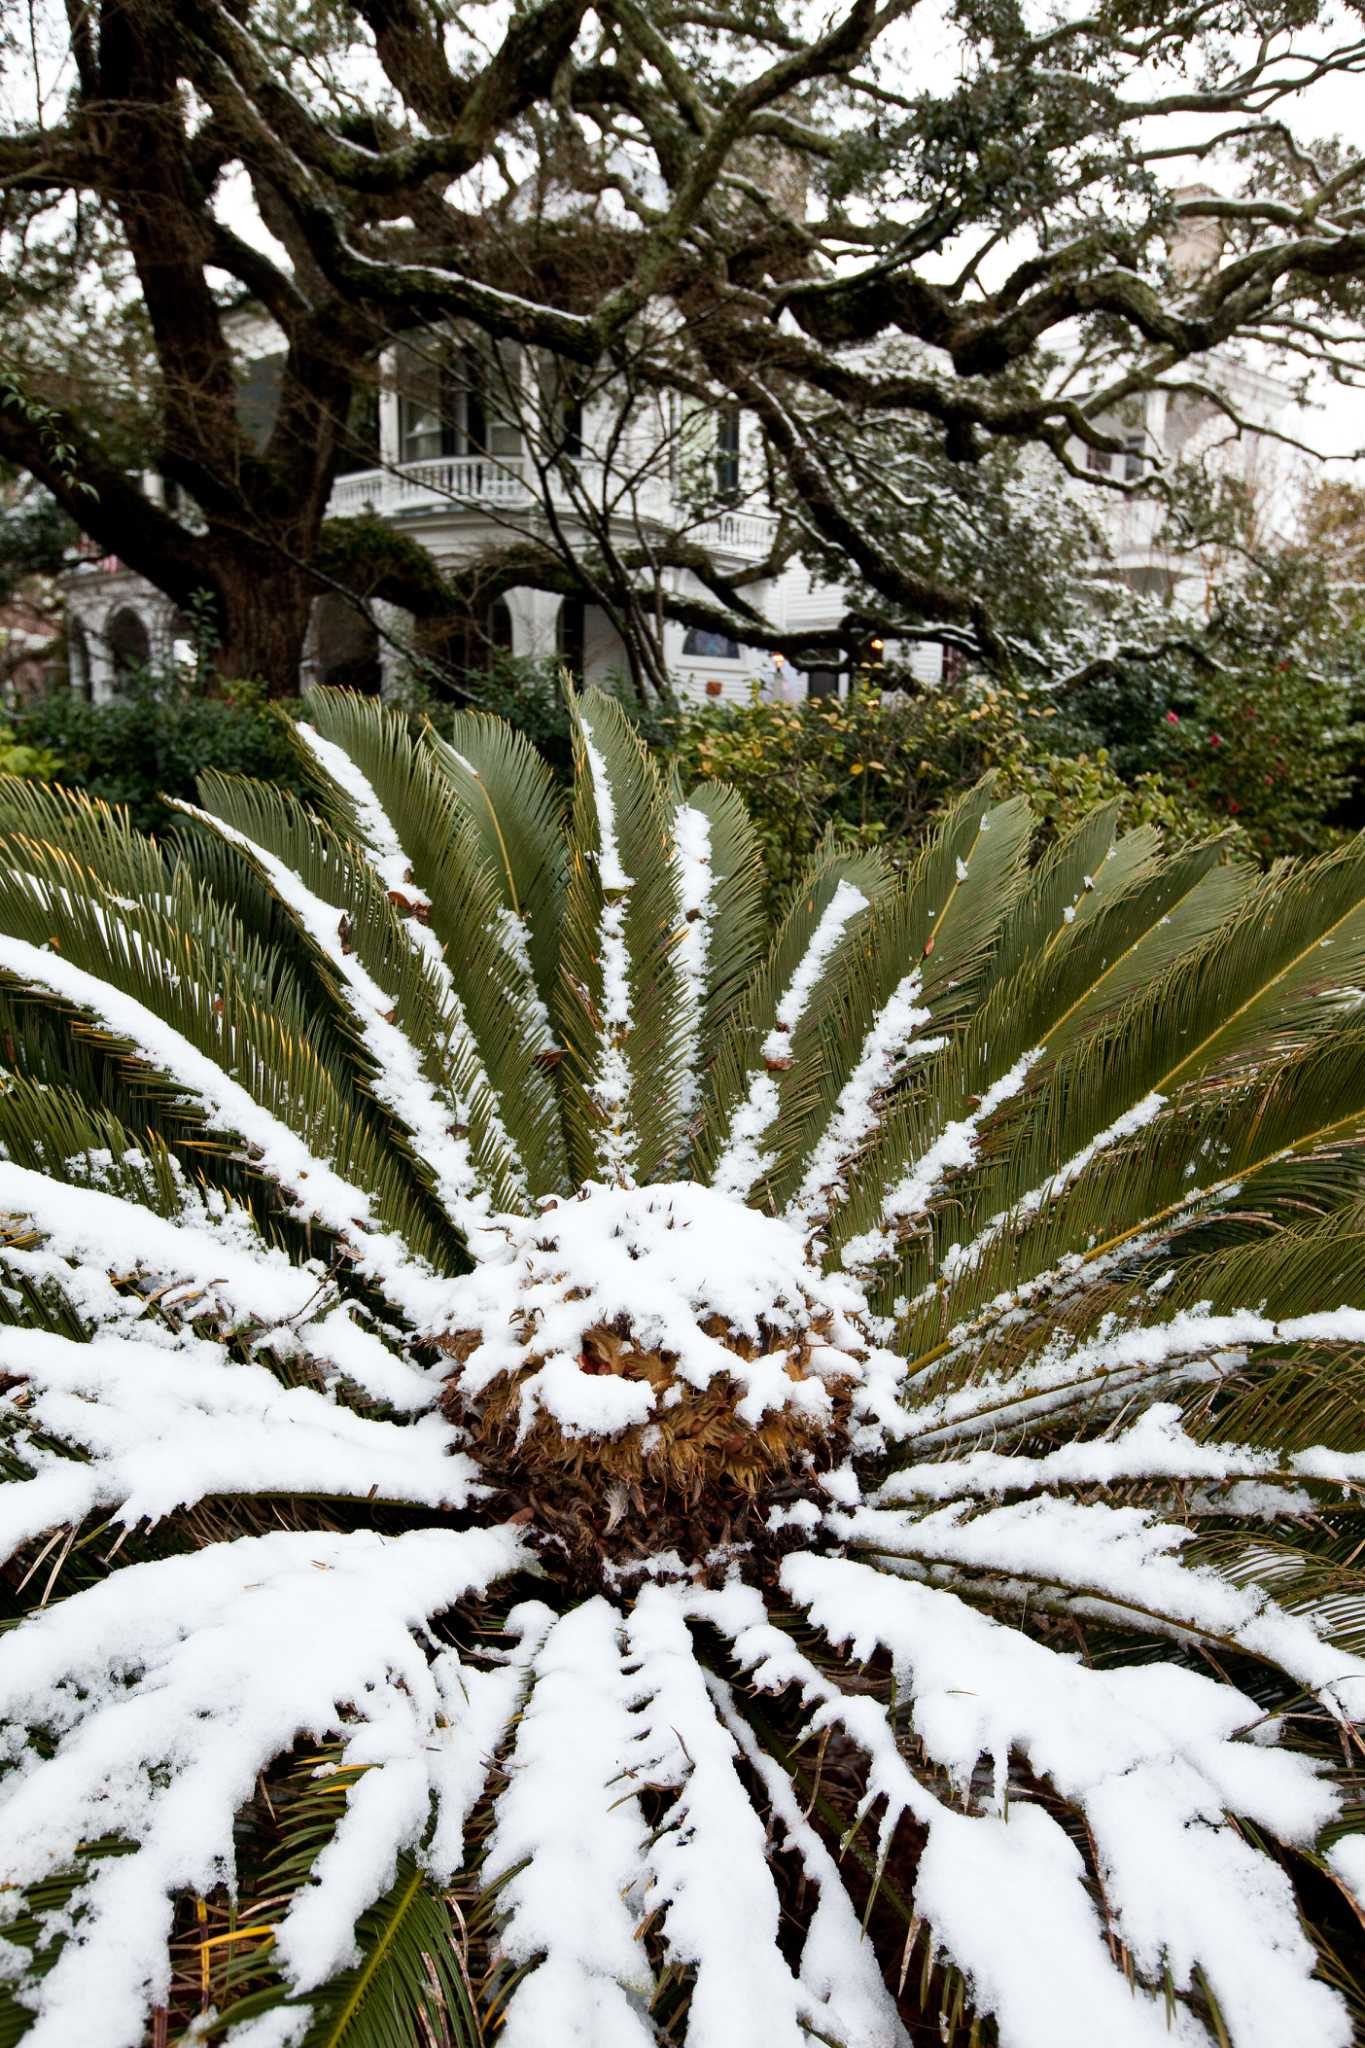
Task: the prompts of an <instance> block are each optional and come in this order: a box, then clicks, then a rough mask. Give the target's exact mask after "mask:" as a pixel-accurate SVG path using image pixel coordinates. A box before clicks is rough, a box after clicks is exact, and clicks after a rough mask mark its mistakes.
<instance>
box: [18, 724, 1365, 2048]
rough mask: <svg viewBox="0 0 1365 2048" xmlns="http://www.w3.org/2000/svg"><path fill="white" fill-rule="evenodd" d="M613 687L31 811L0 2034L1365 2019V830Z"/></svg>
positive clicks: (931, 2028)
mask: <svg viewBox="0 0 1365 2048" xmlns="http://www.w3.org/2000/svg"><path fill="white" fill-rule="evenodd" d="M856 710H857V707H855V715H856ZM577 716H578V719H579V724H578V725H577V727H576V731H575V753H576V758H577V762H578V769H579V773H578V776H577V778H576V783H575V787H574V789H573V792H572V799H571V802H570V803H569V804H568V805H567V806H566V805H565V803H564V802H563V800H562V798H563V792H562V791H561V790H560V788H559V787H558V786H557V784H556V783H555V780H554V778H553V777H552V776H551V774H550V772H549V771H548V769H547V768H546V766H545V765H544V763H543V762H541V761H540V760H539V759H538V758H537V757H536V756H535V754H534V752H533V750H532V749H531V748H530V747H529V746H527V745H526V743H525V742H524V740H522V739H520V738H519V737H518V736H517V735H516V734H513V733H510V732H509V731H508V730H507V729H506V728H505V727H503V726H501V725H499V724H498V723H497V722H496V721H494V720H491V719H486V718H481V717H479V716H477V715H473V714H466V715H463V716H461V717H459V718H458V719H456V720H455V721H454V722H453V726H452V731H451V735H450V737H451V740H452V741H453V745H451V746H444V745H443V744H442V743H441V742H440V741H439V740H438V739H437V738H436V736H435V735H434V733H432V732H431V731H430V730H425V731H422V732H420V733H418V734H415V735H414V733H413V732H412V730H411V728H410V727H409V725H408V723H407V722H406V721H405V720H403V719H402V718H399V717H395V716H394V715H392V714H388V713H385V712H384V711H383V710H382V709H381V708H380V707H379V706H377V705H375V704H374V703H373V702H369V701H365V700H361V699H358V698H348V697H344V696H339V695H334V694H323V695H320V696H319V697H317V698H315V699H313V700H312V701H311V702H310V704H309V705H308V706H307V708H306V719H307V722H300V724H299V725H298V726H297V727H296V728H294V739H295V742H296V744H297V747H298V762H299V772H300V773H301V774H303V775H305V776H306V777H307V778H308V779H309V780H310V782H311V783H312V784H313V786H314V806H313V807H309V806H306V805H303V804H300V803H298V802H296V801H294V800H292V799H287V798H286V797H284V796H283V795H282V794H281V792H280V791H279V789H277V788H274V787H271V786H268V785H265V784H255V785H253V784H250V783H245V782H243V781H241V780H232V779H228V778H224V777H210V778H208V779H207V783H206V787H205V790H204V803H205V806H206V809H207V813H208V816H207V817H206V819H205V821H204V822H203V824H202V825H200V826H196V827H192V828H190V829H189V830H188V831H187V834H186V836H185V837H184V839H183V840H182V841H180V842H179V843H178V844H177V846H176V848H175V849H174V850H173V851H169V852H168V851H167V850H166V849H164V848H162V847H160V846H157V845H153V844H149V843H147V842H145V841H141V840H139V839H138V838H137V837H136V836H135V835H133V834H130V833H128V832H127V831H126V829H125V828H124V826H123V824H122V823H121V822H120V821H119V820H118V819H117V818H115V817H113V816H111V815H109V814H108V813H106V812H103V811H101V810H99V809H91V808H90V807H88V806H82V805H80V804H76V803H73V802H71V801H70V800H68V799H66V798H64V797H63V796H62V795H61V794H59V793H56V792H54V791H52V790H50V789H48V788H46V787H44V786H43V785H40V784H33V783H23V782H10V783H8V784H6V785H4V787H3V788H0V840H3V857H0V990H3V995H2V996H0V1012H3V1014H2V1015H0V1043H3V1044H4V1045H6V1047H7V1048H8V1054H7V1056H8V1058H9V1060H10V1062H11V1066H12V1069H13V1071H12V1072H11V1073H10V1075H9V1076H8V1078H7V1082H6V1085H5V1087H4V1088H3V1090H0V1214H3V1216H4V1218H5V1229H4V1233H3V1239H2V1240H0V1320H3V1321H4V1323H5V1324H6V1325H7V1327H6V1329H5V1343H4V1377H3V1378H2V1379H0V1429H2V1430H3V1436H2V1437H0V1451H2V1452H3V1463H2V1464H0V1510H3V1512H2V1513H0V1530H3V1532H4V1536H5V1542H4V1544H3V1546H0V1557H3V1558H4V1559H6V1560H7V1561H6V1563H5V1564H4V1565H3V1566H0V1602H2V1603H3V1610H4V1613H3V1614H0V1618H8V1619H10V1620H11V1621H12V1622H13V1626H12V1627H11V1628H10V1629H9V1630H8V1631H7V1633H6V1637H5V1653H4V1656H3V1658H0V1718H3V1720H4V1722H5V1725H6V1736H5V1743H4V1748H3V1756H2V1757H0V1886H3V1888H4V1889H3V1892H0V1901H3V1913H4V1921H5V1942H4V1952H5V1969H4V1971H3V1973H0V1978H2V1979H3V1981H2V1982H0V2040H4V2041H5V2042H7V2043H11V2044H18V2043H20V2042H22V2041H23V2040H24V2039H25V2038H26V2037H27V2036H28V2035H30V2034H32V2036H33V2039H34V2041H35V2043H36V2041H37V2040H38V2039H39V2038H41V2040H42V2041H43V2042H44V2043H51V2044H57V2043H61V2044H63V2048H65V2044H67V2043H76V2042H79V2043H80V2044H81V2048H127V2044H129V2043H132V2042H137V2041H141V2040H142V2039H144V2038H149V2039H151V2040H152V2041H155V2042H159V2043H164V2044H168V2048H169V2044H170V2043H172V2042H174V2043H177V2044H181V2048H190V2044H191V2043H194V2044H199V2048H219V2044H221V2048H247V2044H248V2043H253V2044H256V2048H263V2044H266V2043H271V2044H274V2048H338V2044H344V2048H378V2044H381V2043H383V2044H399V2043H401V2044H404V2048H407V2044H414V2043H418V2042H424V2043H435V2042H441V2043H444V2044H449V2048H476V2044H477V2043H479V2042H483V2041H496V2042H498V2043H505V2044H506V2048H555V2044H558V2043H567V2042H571V2041H573V2042H582V2043H593V2044H599V2043H600V2044H604V2048H605V2044H606V2043H608V2042H610V2043H612V2044H614V2048H617V2044H619V2048H684V2044H691V2048H758V2044H762V2048H803V2044H804V2043H807V2042H810V2041H821V2042H828V2043H837V2044H839V2048H895V2044H898V2043H899V2044H905V2043H906V2042H908V2041H915V2042H922V2041H923V2042H927V2041H935V2042H939V2043H942V2044H944V2048H971V2044H973V2043H975V2042H979V2041H980V2040H981V2039H982V2036H983V2032H984V2034H985V2035H986V2037H987V2038H988V2039H991V2040H995V2041H998V2042H999V2043H1000V2044H1001V2048H1024V2044H1039V2043H1063V2042H1068V2043H1078V2042H1094V2043H1096V2044H1101V2043H1102V2044H1105V2048H1110V2044H1119V2043H1122V2044H1124V2048H1164V2044H1167V2043H1170V2042H1173V2041H1179V2042H1180V2043H1181V2044H1182V2048H1215V2044H1219V2048H1282V2044H1284V2048H1288V2044H1291V2043H1292V2044H1294V2048H1298V2044H1300V2043H1302V2044H1304V2048H1309V2044H1312V2048H1346V2044H1347V2043H1348V2042H1349V2040H1350V2039H1351V2037H1352V2029H1353V2020H1357V2019H1358V2018H1359V2016H1360V2013H1361V2011H1362V2009H1363V2008H1365V1983H1363V1982H1362V1960H1363V1959H1362V1954H1361V1948H1360V1943H1359V1939H1358V1923H1357V1921H1356V1919H1355V1917H1354V1915H1355V1908H1354V1906H1353V1903H1352V1901H1353V1899H1354V1900H1356V1901H1359V1900H1361V1899H1365V1832H1362V1824H1363V1823H1365V1814H1362V1811H1361V1808H1360V1805H1359V1803H1358V1802H1359V1789H1360V1775H1359V1756H1360V1748H1359V1741H1360V1736H1359V1732H1358V1727H1359V1724H1361V1723H1363V1722H1365V1661H1362V1657H1361V1650H1362V1616H1363V1615H1365V1574H1363V1573H1362V1570H1361V1564H1360V1559H1361V1555H1362V1535H1363V1534H1365V1516H1363V1515H1362V1505H1361V1486H1362V1474H1363V1473H1365V1413H1363V1411H1362V1406H1361V1401H1360V1366H1359V1359H1360V1347H1361V1345H1362V1342H1363V1341H1365V1229H1362V1216H1365V1208H1363V1207H1362V1196H1363V1195H1365V1153H1363V1152H1362V1149H1361V1148H1362V1140H1363V1139H1365V1029H1362V1026H1361V1023H1360V1021H1359V1019H1360V1011H1359V1007H1358V990H1359V987H1360V985H1361V981H1362V977H1365V840H1362V841H1360V842H1357V843H1356V844H1354V845H1352V846H1350V847H1347V848H1343V849H1342V850H1340V851H1339V852H1337V853H1335V854H1333V855H1331V856H1329V857H1327V858H1325V859H1323V860H1321V861H1318V862H1316V863H1313V864H1311V865H1309V866H1306V867H1302V868H1297V869H1295V868H1293V867H1290V866H1287V865H1282V866H1279V867H1277V868H1275V869H1273V870H1272V871H1270V872H1269V873H1259V872H1258V871H1257V870H1256V869H1255V868H1254V867H1253V866H1252V865H1251V864H1250V863H1247V862H1243V861H1237V860H1232V859H1229V858H1227V857H1226V849H1225V848H1224V847H1222V846H1221V845H1219V844H1213V845H1207V846H1201V847H1193V848H1188V847H1187V848H1183V849H1178V850H1174V851H1170V850H1167V851H1163V850H1162V848H1161V846H1160V844H1159V842H1158V839H1157V836H1156V835H1155V834H1153V833H1152V832H1150V831H1148V830H1145V829H1144V830H1140V831H1136V832H1129V833H1126V834H1123V833H1119V834H1116V830H1115V806H1113V805H1110V806H1107V807H1105V809H1104V810H1102V811H1101V812H1100V813H1098V814H1096V815H1095V816H1092V817H1090V818H1088V819H1086V820H1084V821H1082V822H1080V823H1079V824H1077V825H1075V826H1073V827H1072V828H1071V829H1070V830H1069V831H1068V832H1066V833H1065V834H1064V835H1063V836H1062V837H1060V838H1059V839H1057V840H1056V841H1055V842H1054V843H1053V845H1052V846H1051V847H1050V848H1049V849H1048V851H1047V852H1046V853H1045V855H1044V856H1043V858H1042V860H1041V861H1040V862H1039V863H1038V864H1037V865H1033V864H1032V863H1031V859H1030V847H1031V845H1032V843H1033V841H1034V838H1035V833H1034V820H1033V818H1032V815H1031V813H1030V810H1029V807H1028V805H1027V804H1026V803H1024V802H1023V801H1021V800H1020V799H1018V798H1012V799H1009V800H1007V801H1005V802H997V801H996V800H995V798H994V795H993V793H992V792H991V791H990V790H989V789H986V788H983V789H978V790H976V791H974V792H971V793H970V794H968V795H966V796H965V797H963V798H961V799H959V800H958V801H956V802H955V803H954V804H952V805H951V806H950V807H949V808H948V809H947V810H946V812H945V813H943V814H942V815H941V817H940V819H939V821H938V823H937V826H936V828H935V830H934V832H933V834H932V835H931V837H930V839H929V840H928V842H927V844H925V845H924V846H923V847H922V849H921V850H920V851H919V852H918V853H917V854H916V856H915V857H914V858H913V859H912V860H911V861H910V862H909V863H908V864H907V865H906V866H905V868H904V869H903V871H902V872H901V873H899V874H895V873H893V872H891V871H890V870H889V868H888V866H887V864H886V863H885V862H884V861H882V860H880V859H879V858H878V857H877V856H876V855H875V854H874V853H870V852H867V851H865V850H859V851H856V852H844V853H840V852H838V851H835V850H832V849H829V848H826V849H825V850H824V851H822V852H821V853H820V854H819V855H818V856H817V857H816V858H815V860H814V861H813V862H812V863H811V864H810V865H809V866H808V867H807V868H806V870H805V871H804V872H803V875H802V877H801V880H800V886H799V887H797V888H796V889H795V890H793V891H791V892H789V894H788V897H787V898H786V900H785V902H784V903H783V905H782V908H781V910H780V912H779V914H778V916H777V918H776V919H775V920H769V919H768V918H767V917H766V916H765V915H764V914H763V911H762V907H761V897H762V887H763V884H762V870H761V864H760V860H759V854H758V848H757V844H756V841H755V837H754V834H753V831H752V829H751V827H750V825H749V823H748V821H747V820H746V818H745V816H744V813H743V809H742V806H741V805H740V804H739V802H738V800H737V799H736V798H735V796H734V795H733V793H732V792H730V791H725V790H720V789H716V788H714V787H705V786H704V787H702V788H701V789H700V790H694V791H693V792H692V793H691V794H690V796H688V797H687V798H686V799H683V798H682V797H681V796H680V795H679V794H678V793H677V792H676V790H675V789H674V788H673V787H672V786H671V785H670V783H669V781H668V780H667V779H666V778H665V777H664V776H662V775H661V774H660V773H659V772H658V769H657V766H656V764H655V762H654V761H653V760H652V759H651V758H650V756H649V755H648V753H647V752H646V751H645V750H644V749H643V748H642V747H641V746H640V744H639V742H638V739H637V737H636V735H635V734H634V732H633V730H632V728H631V727H630V725H629V722H628V721H627V720H626V718H625V717H624V715H623V713H622V711H621V709H620V707H619V706H618V705H616V704H614V703H612V702H610V701H609V700H607V699H605V698H603V697H602V696H600V695H598V694H595V693H590V694H588V695H587V696H586V697H585V698H584V699H583V701H582V704H581V707H580V709H579V712H578V714H577ZM1324 949H1330V950H1324Z"/></svg>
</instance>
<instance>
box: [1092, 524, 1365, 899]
mask: <svg viewBox="0 0 1365 2048" xmlns="http://www.w3.org/2000/svg"><path fill="white" fill-rule="evenodd" d="M1327 567H1328V564H1326V563H1324V562H1323V561H1322V560H1320V559H1317V558H1316V555H1315V554H1314V553H1312V552H1310V551H1308V550H1305V549H1292V548H1285V549H1282V550H1281V551H1280V552H1279V553H1278V554H1277V555H1276V556H1275V557H1274V558H1273V559H1272V560H1271V562H1270V563H1269V565H1268V566H1267V567H1266V568H1264V569H1263V570H1261V571H1260V572H1258V573H1257V574H1256V575H1254V576H1251V577H1249V578H1248V579H1247V580H1245V581H1238V580H1237V579H1235V578H1230V579H1228V581H1227V582H1226V583H1225V585H1224V586H1223V588H1222V589H1221V591H1220V593H1219V607H1220V608H1219V614H1218V617H1217V619H1216V621H1215V622H1214V624H1213V626H1211V627H1210V629H1209V633H1208V637H1207V646H1206V652H1207V653H1208V654H1209V656H1210V657H1211V659H1210V660H1207V661H1205V662H1202V663H1201V662H1198V661H1195V660H1190V659H1187V660H1184V661H1177V660H1174V659H1173V660H1171V661H1170V662H1167V663H1161V662H1158V663H1152V662H1142V663H1138V664H1136V665H1134V666H1132V667H1131V668H1130V669H1128V670H1126V671H1124V670H1120V671H1119V672H1118V673H1117V674H1115V675H1112V676H1106V677H1104V678H1103V679H1102V680H1098V681H1096V682H1093V683H1090V684H1088V685H1085V686H1083V687H1080V688H1078V689H1077V690H1076V691H1075V692H1071V693H1066V694H1063V695H1062V696H1060V697H1059V698H1058V699H1057V703H1056V727H1057V732H1058V739H1059V744H1060V746H1061V747H1062V749H1063V750H1064V751H1069V750H1076V751H1086V750H1090V751H1093V750H1094V749H1096V748H1100V747H1102V748H1104V749H1105V750H1106V752H1107V753H1108V755H1109V758H1110V761H1111V762H1112V765H1113V767H1114V769H1115V771H1116V772H1117V773H1118V774H1119V775H1120V776H1121V777H1122V778H1123V779H1124V780H1125V781H1129V780H1133V779H1134V778H1137V777H1139V776H1143V775H1155V776H1157V777H1159V778H1160V780H1161V782H1162V783H1163V784H1164V785H1165V786H1166V787H1167V788H1169V789H1170V790H1172V791H1173V792H1175V794H1176V796H1177V798H1178V799H1179V801H1180V802H1181V803H1183V804H1188V805H1190V806H1192V807H1193V808H1194V809H1195V810H1196V811H1198V812H1200V813H1202V814H1204V815H1205V816H1210V817H1213V818H1216V819H1219V820H1221V821H1223V822H1225V823H1228V824H1231V825H1234V826H1235V827H1236V828H1237V829H1238V830H1239V831H1240V832H1241V833H1242V834H1243V835H1244V842H1245V844H1246V845H1247V846H1248V847H1249V848H1251V849H1252V850H1253V851H1254V852H1255V853H1256V854H1257V856H1258V857H1259V858H1261V859H1268V858H1274V857H1276V856H1278V855H1281V854H1301V853H1316V852H1321V851H1323V850H1324V849H1325V848H1327V847H1329V846H1331V845H1334V844H1336V843H1337V842H1338V841H1339V840H1340V839H1341V838H1342V836H1343V833H1344V832H1345V831H1346V830H1349V829H1353V828H1354V827H1355V826H1357V825H1359V824H1360V823H1361V822H1362V821H1365V776H1363V775H1362V751H1363V750H1362V738H1365V726H1363V725H1362V716H1361V708H1362V705H1365V632H1362V618H1361V614H1360V608H1359V605H1358V603H1357V602H1356V601H1355V599H1354V596H1353V589H1352V588H1348V589H1346V590H1343V589H1341V588H1340V587H1339V586H1337V585H1336V584H1334V582H1333V581H1332V579H1331V578H1330V577H1329V576H1328V575H1327V573H1326V570H1327Z"/></svg>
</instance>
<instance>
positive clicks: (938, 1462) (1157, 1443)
mask: <svg viewBox="0 0 1365 2048" xmlns="http://www.w3.org/2000/svg"><path fill="white" fill-rule="evenodd" d="M1268 1474H1269V1475H1274V1476H1278V1475H1283V1474H1293V1475H1295V1476H1298V1477H1302V1478H1305V1479H1319V1480H1323V1481H1328V1482H1335V1483H1337V1484H1343V1485H1352V1484H1361V1483H1365V1453H1362V1452H1358V1451H1357V1452H1338V1451H1326V1450H1322V1449H1312V1450H1306V1451H1295V1452H1289V1453H1285V1454H1281V1453H1278V1452H1275V1451H1269V1450H1264V1451H1258V1450H1254V1449H1251V1448H1249V1447H1248V1446H1247V1445H1244V1444H1231V1445H1229V1444H1203V1443H1197V1442H1196V1441H1195V1439H1194V1438H1193V1437H1190V1436H1187V1435H1186V1434H1185V1431H1184V1428H1183V1426H1182V1422H1181V1414H1180V1410H1179V1409H1178V1408H1177V1407H1176V1406H1175V1405H1174V1404H1173V1403H1172V1402H1169V1401H1154V1402H1153V1403H1152V1405H1151V1407H1149V1408H1147V1409H1146V1410H1144V1412H1143V1414H1142V1415H1141V1416H1140V1417H1139V1418H1138V1420H1137V1421H1136V1422H1134V1423H1133V1424H1132V1425H1131V1427H1130V1428H1128V1429H1126V1430H1125V1431H1124V1432H1123V1433H1122V1435H1120V1436H1115V1437H1095V1438H1078V1439H1077V1440H1076V1441H1075V1442H1074V1443H1069V1444H1064V1445H1063V1446H1062V1447H1061V1448H1060V1449H1059V1450H1055V1451H1049V1452H1047V1453H1046V1454H1045V1455H1044V1456H1042V1457H1027V1456H1025V1455H1023V1454H1022V1453H1016V1454H1014V1455H1010V1454H1008V1453H1004V1452H999V1451H975V1452H973V1453H972V1455H971V1456H970V1457H967V1458H959V1459H951V1458H936V1459H933V1460H930V1461H926V1462H925V1463H923V1464H918V1465H911V1466H909V1467H908V1468H907V1469H906V1470H905V1471H903V1472H896V1473H893V1474H892V1476H891V1478H890V1479H888V1480H887V1481H886V1482H885V1484H884V1485H883V1486H882V1487H881V1488H880V1490H879V1492H878V1493H877V1494H876V1495H875V1496H874V1498H875V1500H876V1502H877V1503H878V1504H883V1505H890V1504H895V1503H897V1502H906V1501H915V1500H940V1501H947V1500H960V1499H962V1498H964V1497H966V1498H970V1499H997V1498H999V1497H1000V1496H1002V1495H1004V1494H1008V1493H1024V1492H1030V1491H1032V1490H1033V1489H1035V1488H1038V1487H1053V1486H1112V1485H1113V1484H1115V1483H1116V1482H1117V1481H1119V1480H1124V1479H1156V1480H1176V1481H1182V1482H1183V1481H1185V1480H1207V1481H1210V1482H1213V1483H1215V1484H1217V1485H1220V1486H1221V1485H1227V1484H1229V1483H1230V1482H1232V1481H1233V1480H1238V1479H1257V1478H1262V1477H1264V1476H1266V1475H1268Z"/></svg>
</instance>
